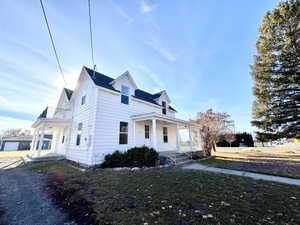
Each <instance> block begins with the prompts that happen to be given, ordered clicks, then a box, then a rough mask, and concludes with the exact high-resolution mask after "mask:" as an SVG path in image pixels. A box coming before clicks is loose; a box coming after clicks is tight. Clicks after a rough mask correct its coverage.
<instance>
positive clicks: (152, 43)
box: [145, 39, 177, 62]
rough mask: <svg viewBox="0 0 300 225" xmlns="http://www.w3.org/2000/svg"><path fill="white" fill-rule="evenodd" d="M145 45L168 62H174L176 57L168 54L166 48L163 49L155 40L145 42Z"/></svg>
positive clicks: (170, 53)
mask: <svg viewBox="0 0 300 225" xmlns="http://www.w3.org/2000/svg"><path fill="white" fill-rule="evenodd" d="M145 44H146V45H147V46H149V47H150V48H152V49H153V50H155V51H156V52H158V53H159V54H160V55H161V56H162V57H164V58H165V59H167V60H168V61H170V62H175V61H176V60H177V57H176V55H175V54H173V53H172V52H170V51H169V50H168V49H167V48H166V47H164V46H163V45H162V44H161V42H160V41H159V40H157V39H152V40H150V41H146V42H145Z"/></svg>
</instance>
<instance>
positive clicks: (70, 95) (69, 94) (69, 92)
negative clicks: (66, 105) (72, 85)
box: [64, 88, 73, 100]
mask: <svg viewBox="0 0 300 225" xmlns="http://www.w3.org/2000/svg"><path fill="white" fill-rule="evenodd" d="M64 91H65V92H66V95H67V98H68V100H70V99H71V97H72V94H73V91H72V90H70V89H67V88H64Z"/></svg>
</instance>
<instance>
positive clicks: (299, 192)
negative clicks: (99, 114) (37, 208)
mask: <svg viewBox="0 0 300 225" xmlns="http://www.w3.org/2000/svg"><path fill="white" fill-rule="evenodd" d="M73 166H74V164H70V163H68V162H65V161H60V162H46V163H38V164H33V165H30V166H27V167H28V168H30V169H32V170H35V171H38V172H41V173H47V174H49V175H50V176H49V182H48V187H47V190H48V192H49V195H51V196H52V198H53V199H54V200H55V202H56V204H58V205H59V206H60V207H63V208H65V209H66V210H67V212H68V213H69V215H70V217H71V218H73V219H75V220H76V222H77V223H78V224H122V225H134V224H142V225H147V224H148V225H150V224H160V225H188V224H190V225H196V224H214V225H226V224H232V225H237V224H241V225H254V224H262V225H263V224H275V225H281V224H282V225H287V224H289V225H292V224H294V225H296V224H300V201H299V200H300V188H299V187H296V186H290V185H284V184H278V183H271V182H264V181H256V180H252V179H250V178H241V177H238V176H231V175H223V174H215V173H209V172H202V171H193V170H183V169H180V168H164V169H154V170H145V171H108V170H96V171H85V172H83V171H81V170H78V169H76V168H74V167H73Z"/></svg>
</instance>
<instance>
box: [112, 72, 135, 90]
mask: <svg viewBox="0 0 300 225" xmlns="http://www.w3.org/2000/svg"><path fill="white" fill-rule="evenodd" d="M124 77H127V78H128V79H129V81H130V82H131V83H132V84H133V86H134V88H135V89H137V88H138V87H137V85H136V83H135V82H134V80H133V78H132V76H131V75H130V73H129V72H128V71H126V72H125V73H123V74H122V75H120V76H119V77H117V78H116V79H114V80H113V81H112V82H110V84H112V85H114V84H115V83H116V82H118V81H119V80H121V79H123V78H124Z"/></svg>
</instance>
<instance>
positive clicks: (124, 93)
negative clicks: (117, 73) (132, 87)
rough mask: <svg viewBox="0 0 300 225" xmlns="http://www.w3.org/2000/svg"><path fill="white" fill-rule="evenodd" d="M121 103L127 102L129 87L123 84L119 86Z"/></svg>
mask: <svg viewBox="0 0 300 225" xmlns="http://www.w3.org/2000/svg"><path fill="white" fill-rule="evenodd" d="M121 103H123V104H127V105H128V104H129V87H127V86H124V85H122V88H121Z"/></svg>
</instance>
